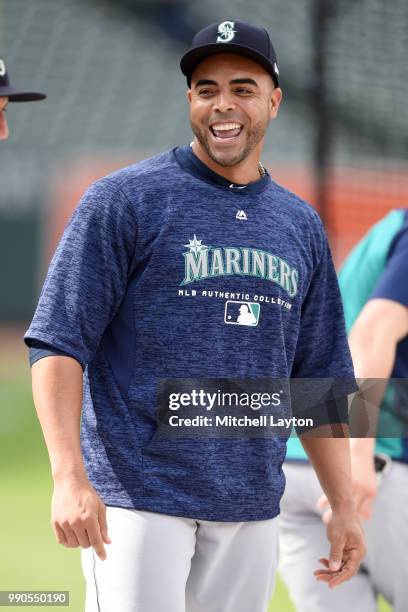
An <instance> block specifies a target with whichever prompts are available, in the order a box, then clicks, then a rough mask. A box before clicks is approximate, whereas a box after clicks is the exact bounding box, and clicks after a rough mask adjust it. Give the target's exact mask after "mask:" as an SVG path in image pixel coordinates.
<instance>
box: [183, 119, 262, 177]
mask: <svg viewBox="0 0 408 612" xmlns="http://www.w3.org/2000/svg"><path fill="white" fill-rule="evenodd" d="M190 124H191V129H192V130H193V133H194V135H195V137H196V138H197V140H198V142H199V143H200V145H201V146H202V147H203V149H204V150H205V152H206V153H207V155H208V156H209V157H210V158H211V159H212V160H213V162H215V163H216V164H218V165H219V166H223V167H224V168H228V167H231V166H236V165H237V164H239V163H241V162H242V161H243V160H244V159H246V158H247V157H248V156H249V155H250V154H251V153H252V151H253V150H254V149H255V147H256V146H257V145H258V144H259V143H260V142H261V140H262V139H263V137H264V136H265V134H266V130H267V128H268V121H263V120H260V121H258V123H256V124H255V125H254V127H253V129H252V130H251V131H250V132H249V134H248V137H247V140H246V143H245V145H244V146H243V148H242V149H241V151H239V152H238V153H232V152H231V153H220V154H217V153H216V152H214V151H213V150H212V149H211V145H210V141H209V138H210V137H209V136H207V133H206V128H204V129H202V130H201V129H200V127H199V126H198V125H197V124H196V123H194V122H193V121H192V120H190Z"/></svg>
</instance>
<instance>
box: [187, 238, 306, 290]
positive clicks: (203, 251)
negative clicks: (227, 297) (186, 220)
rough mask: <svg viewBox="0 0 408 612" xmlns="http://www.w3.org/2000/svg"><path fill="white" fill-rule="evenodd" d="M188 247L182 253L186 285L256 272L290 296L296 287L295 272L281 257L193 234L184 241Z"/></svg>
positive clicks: (297, 276) (297, 279)
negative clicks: (211, 243) (217, 244)
mask: <svg viewBox="0 0 408 612" xmlns="http://www.w3.org/2000/svg"><path fill="white" fill-rule="evenodd" d="M184 246H185V247H187V249H188V251H187V252H186V253H183V257H184V279H183V281H182V282H181V283H180V285H187V284H188V283H192V282H194V281H200V280H203V279H205V278H213V277H214V276H233V275H244V276H256V277H258V278H262V279H265V280H267V281H271V282H272V283H276V284H277V285H279V286H280V287H282V289H284V291H286V293H287V294H288V295H289V296H290V297H294V296H295V295H296V294H297V291H298V282H299V273H298V271H297V270H296V268H292V267H291V266H290V265H289V264H288V263H287V262H286V261H285V260H284V259H281V258H280V257H277V256H276V255H273V254H272V253H268V252H267V251H262V250H260V249H251V248H248V247H211V246H207V245H205V244H202V241H201V240H198V239H197V237H196V235H195V234H194V238H193V239H192V240H191V239H190V240H189V243H188V244H185V245H184Z"/></svg>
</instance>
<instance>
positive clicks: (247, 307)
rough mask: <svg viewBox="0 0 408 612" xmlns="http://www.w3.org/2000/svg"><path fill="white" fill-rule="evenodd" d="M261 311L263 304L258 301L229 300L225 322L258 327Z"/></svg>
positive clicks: (226, 306)
mask: <svg viewBox="0 0 408 612" xmlns="http://www.w3.org/2000/svg"><path fill="white" fill-rule="evenodd" d="M260 311H261V305H260V304H258V303H257V302H238V301H235V300H228V301H227V302H226V303H225V312H224V323H226V324H227V325H246V326H247V327H256V326H257V325H258V321H259V314H260Z"/></svg>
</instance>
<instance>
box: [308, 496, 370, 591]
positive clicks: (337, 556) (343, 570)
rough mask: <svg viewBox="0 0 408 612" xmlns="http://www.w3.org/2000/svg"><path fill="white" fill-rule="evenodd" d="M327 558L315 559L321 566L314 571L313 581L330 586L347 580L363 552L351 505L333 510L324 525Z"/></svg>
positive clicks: (360, 530)
mask: <svg viewBox="0 0 408 612" xmlns="http://www.w3.org/2000/svg"><path fill="white" fill-rule="evenodd" d="M327 538H328V540H329V542H330V557H329V559H319V562H320V563H322V565H324V567H325V569H318V570H316V571H315V572H314V575H315V576H316V578H317V580H320V581H323V582H327V584H328V586H329V587H330V588H334V587H337V586H339V585H340V584H342V583H343V582H345V581H346V580H350V578H352V577H353V576H354V575H355V574H356V573H357V570H358V568H359V566H360V563H361V561H362V560H363V558H364V556H365V554H366V548H365V542H364V534H363V530H362V528H361V525H360V522H359V520H358V516H357V512H356V511H355V509H354V508H351V509H342V510H340V511H334V512H333V513H332V516H331V519H330V521H329V523H328V525H327Z"/></svg>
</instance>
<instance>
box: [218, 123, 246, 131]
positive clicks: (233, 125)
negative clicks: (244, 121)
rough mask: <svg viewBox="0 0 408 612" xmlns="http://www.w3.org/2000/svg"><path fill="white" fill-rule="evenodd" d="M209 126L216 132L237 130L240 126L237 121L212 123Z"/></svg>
mask: <svg viewBox="0 0 408 612" xmlns="http://www.w3.org/2000/svg"><path fill="white" fill-rule="evenodd" d="M211 127H212V129H213V130H217V132H218V131H220V130H238V129H240V128H241V127H242V126H241V124H239V123H222V124H220V125H212V126H211Z"/></svg>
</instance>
